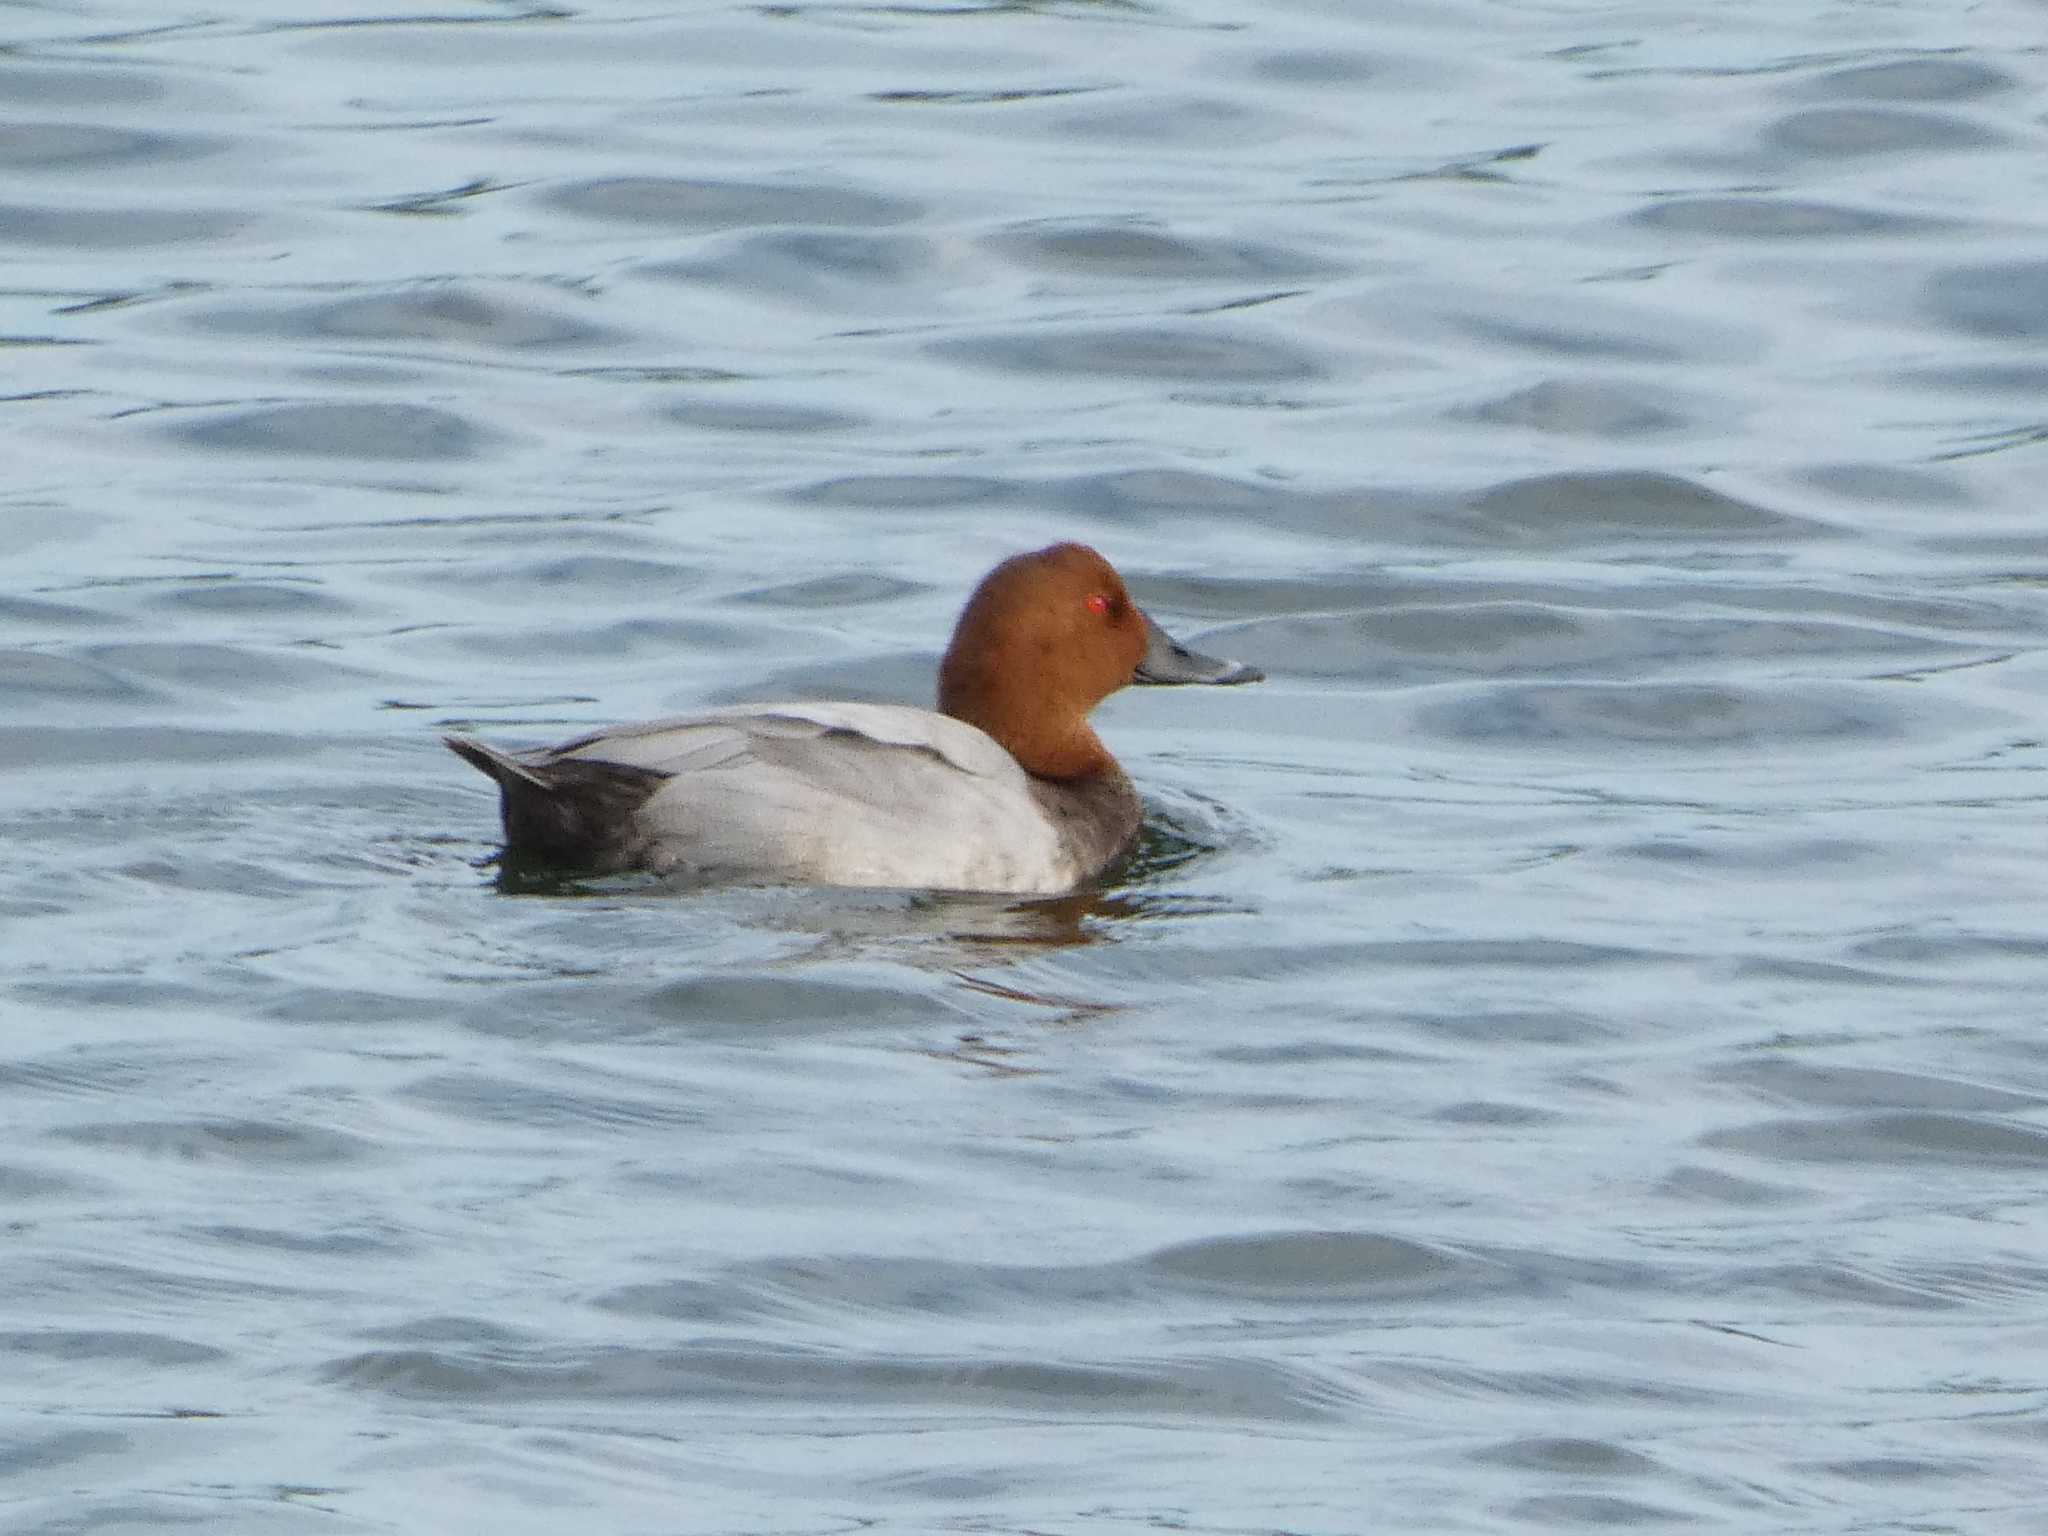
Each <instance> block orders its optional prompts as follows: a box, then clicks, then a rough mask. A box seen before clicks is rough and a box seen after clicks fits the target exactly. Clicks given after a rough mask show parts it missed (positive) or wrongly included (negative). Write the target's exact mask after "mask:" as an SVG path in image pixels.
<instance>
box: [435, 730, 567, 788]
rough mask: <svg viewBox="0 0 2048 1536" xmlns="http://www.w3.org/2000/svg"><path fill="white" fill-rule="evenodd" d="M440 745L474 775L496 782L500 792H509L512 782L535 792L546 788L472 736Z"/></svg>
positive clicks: (510, 759) (543, 782) (451, 738)
mask: <svg viewBox="0 0 2048 1536" xmlns="http://www.w3.org/2000/svg"><path fill="white" fill-rule="evenodd" d="M441 745H443V746H444V747H446V748H447V749H448V750H449V751H450V752H453V753H454V754H455V755H456V756H457V757H459V758H461V759H462V760H463V761H464V762H465V763H467V764H469V766H470V767H472V768H474V769H475V770H476V771H477V772H478V773H485V774H489V775H490V776H491V777H492V778H493V779H495V780H497V782H498V784H499V786H500V787H501V788H504V789H510V788H511V787H512V785H513V783H514V782H515V781H516V782H518V783H521V784H528V785H531V786H532V787H533V788H535V789H546V788H548V787H549V784H548V781H547V779H545V778H544V777H542V776H541V775H540V774H538V773H536V772H534V771H533V769H531V768H529V767H527V766H526V764H524V763H522V762H520V761H519V759H518V758H516V757H514V756H513V755H512V754H511V753H510V752H501V751H499V750H498V749H497V748H496V747H494V746H491V745H490V744H489V743H488V742H482V741H478V740H477V739H476V738H475V737H474V736H443V737H442V738H441Z"/></svg>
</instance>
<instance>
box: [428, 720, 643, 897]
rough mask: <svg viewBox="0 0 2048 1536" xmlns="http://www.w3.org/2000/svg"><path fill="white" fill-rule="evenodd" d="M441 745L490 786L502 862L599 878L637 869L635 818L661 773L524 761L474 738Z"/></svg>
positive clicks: (564, 760) (596, 763) (639, 844)
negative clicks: (494, 788)
mask: <svg viewBox="0 0 2048 1536" xmlns="http://www.w3.org/2000/svg"><path fill="white" fill-rule="evenodd" d="M441 740H442V742H443V743H445V744H446V746H447V748H448V750H449V751H450V752H453V753H454V754H455V755H456V756H457V757H459V758H461V759H462V760H463V761H464V762H465V763H468V764H469V765H470V766H471V767H472V768H474V769H476V770H477V772H479V773H485V774H489V775H490V777H491V778H492V779H494V780H496V781H497V785H498V792H499V799H500V801H501V802H502V809H503V813H504V820H505V856H506V857H507V858H508V859H510V860H514V861H518V862H525V861H528V860H531V861H534V862H536V863H542V864H550V865H554V866H556V867H559V868H563V869H578V870H593V871H596V872H598V873H600V874H609V873H612V872H614V871H617V870H622V869H633V868H636V867H639V865H640V859H641V856H642V854H643V852H644V851H645V841H644V839H643V837H642V835H641V833H640V831H639V829H638V828H637V827H636V825H635V813H636V812H637V811H638V810H639V809H640V806H641V804H642V803H643V802H644V801H645V800H646V799H647V797H648V796H649V795H651V794H653V793H654V792H655V790H657V789H658V788H660V787H661V785H662V784H663V783H665V782H666V781H667V779H668V775H667V774H665V773H661V772H659V771H657V770H655V769H652V768H634V767H630V766H628V765H627V764H625V763H607V762H603V761H601V760H593V759H590V758H582V757H558V758H553V759H548V758H546V757H545V754H536V756H539V757H541V758H542V760H541V761H538V762H535V761H530V760H524V759H521V758H519V757H516V756H514V755H513V754H512V753H510V752H504V751H500V750H499V749H498V748H496V747H493V746H489V745H487V744H486V743H484V742H481V741H478V740H477V739H476V738H475V737H474V736H443V737H442V738H441Z"/></svg>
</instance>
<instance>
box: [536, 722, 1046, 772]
mask: <svg viewBox="0 0 2048 1536" xmlns="http://www.w3.org/2000/svg"><path fill="white" fill-rule="evenodd" d="M831 736H844V737H850V738H853V741H851V742H848V743H846V745H848V746H849V747H851V746H854V745H855V744H857V743H859V742H866V743H869V744H872V745H875V746H884V747H899V748H904V749H907V750H916V751H923V752H929V753H932V754H934V755H935V756H937V757H939V758H941V759H942V760H944V761H945V762H946V763H948V764H950V765H951V766H952V767H954V768H957V769H958V770H959V771H960V772H962V773H966V774H970V775H973V776H974V777H976V778H985V779H992V780H998V781H1002V782H1017V783H1020V784H1021V783H1022V782H1023V780H1024V777H1025V775H1024V770H1023V769H1021V768H1019V767H1018V766H1017V760H1016V759H1015V758H1013V757H1011V756H1010V754H1009V753H1008V752H1005V751H1004V750H1003V749H1002V748H1001V747H1000V746H998V745H997V744H996V743H995V741H994V740H993V739H992V738H990V737H989V736H988V735H987V734H986V733H985V732H983V731H981V730H978V729H977V728H976V727H974V726H971V725H968V724H967V723H966V722H964V721H960V720H955V719H953V718H952V717H950V716H948V715H941V714H935V713H934V712H933V711H931V710H928V709H915V708H913V707H911V706H910V705H907V704H839V703H808V702H806V703H799V704H736V705H732V706H730V707H728V708H725V709H718V710H707V711H705V712H703V713H701V714H694V715H678V716H676V717H674V718H673V719H667V720H648V721H645V722H642V723H641V724H638V725H620V726H612V727H609V728H608V729H605V730H601V731H592V732H591V733H590V734H589V735H587V736H578V737H576V738H575V739H573V740H571V741H565V742H563V743H561V744H560V745H559V746H555V747H550V748H548V749H547V752H546V754H545V756H546V757H547V758H549V759H551V760H557V761H559V760H560V759H562V758H566V757H575V758H581V759H584V760H587V761H599V762H608V763H620V764H623V765H625V766H627V767H633V768H647V769H651V770H653V771H654V772H657V773H666V774H671V775H673V774H679V773H691V772H697V771H702V770H707V769H712V768H718V767H722V766H725V765H727V764H729V763H733V762H737V761H739V760H740V759H742V758H746V757H750V756H753V755H755V753H756V751H757V750H759V751H765V752H768V753H770V754H772V755H776V756H787V752H786V750H784V751H777V750H776V749H777V748H785V749H786V748H787V747H788V745H789V744H791V743H797V742H813V741H818V740H820V739H822V738H826V737H831Z"/></svg>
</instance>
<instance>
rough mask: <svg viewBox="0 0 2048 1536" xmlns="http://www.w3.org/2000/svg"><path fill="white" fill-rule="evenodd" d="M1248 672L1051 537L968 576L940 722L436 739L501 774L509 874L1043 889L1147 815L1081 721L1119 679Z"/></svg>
mask: <svg viewBox="0 0 2048 1536" xmlns="http://www.w3.org/2000/svg"><path fill="white" fill-rule="evenodd" d="M1263 677H1264V673H1262V672H1261V671H1260V670H1259V669H1258V668H1257V667H1253V666H1248V665H1245V664H1244V663H1241V662H1235V661H1224V660H1219V659H1217V658H1214V657H1210V656H1204V655H1202V654H1200V653H1199V652H1196V651H1192V650H1189V649H1188V648H1187V647H1185V646H1183V645H1181V644H1179V643H1178V642H1176V641H1175V640H1174V639H1173V638H1172V637H1171V636H1170V635H1168V634H1167V633H1166V631H1165V630H1163V629H1161V628H1160V627H1159V625H1158V624H1156V623H1154V622H1153V621H1152V619H1151V618H1150V617H1149V616H1147V614H1146V613H1145V611H1144V610H1143V609H1142V608H1140V607H1139V606H1138V605H1137V604H1136V603H1135V602H1133V601H1132V600H1131V596H1130V593H1129V591H1128V590H1126V588H1125V586H1124V581H1123V578H1122V577H1121V576H1119V575H1118V574H1117V572H1116V568H1115V567H1114V566H1112V565H1111V564H1110V563H1109V561H1108V560H1107V559H1105V558H1104V557H1103V556H1102V555H1101V554H1100V553H1098V552H1097V551H1096V550H1094V549H1091V548H1089V547H1088V546H1087V545H1084V544H1074V543H1060V544H1053V545H1050V546H1049V547H1047V548H1044V549H1039V550H1033V551H1030V552H1028V553H1024V554H1018V555H1013V556H1011V557H1010V558H1009V559H1007V560H1004V561H1003V562H1002V563H1001V564H1000V565H998V566H996V568H995V569H994V570H992V571H990V572H989V573H988V575H987V576H985V577H984V578H982V581H981V583H980V584H979V585H978V586H977V587H976V588H975V589H974V592H973V594H972V595H971V596H970V597H969V598H968V600H967V604H966V606H965V607H964V608H963V609H962V610H961V612H960V617H959V620H958V622H957V623H956V624H955V625H954V628H953V633H952V638H951V640H950V642H949V643H948V644H947V646H946V653H945V657H944V659H943V660H942V661H941V662H940V664H939V675H938V698H937V705H938V707H937V709H936V710H929V709H919V708H916V707H913V706H910V705H900V704H857V703H830V702H800V703H788V704H744V705H737V706H730V707H726V708H721V709H714V710H708V711H705V712H702V713H698V714H689V715H680V716H676V717H674V718H671V719H663V720H650V721H646V722H643V723H640V724H633V725H617V726H611V727H608V728H606V729H603V730H597V731H592V732H590V733H588V734H586V735H582V736H577V737H574V738H572V739H571V740H568V741H564V742H562V743H560V744H559V745H556V746H551V747H542V748H538V749H529V750H522V751H508V750H505V749H503V748H499V747H495V746H492V745H490V744H488V743H486V742H484V741H481V740H479V739H477V738H476V737H474V736H469V735H448V736H444V737H443V738H442V740H443V742H444V743H445V744H446V745H447V747H448V748H449V750H450V751H452V752H454V753H455V754H456V756H458V757H460V758H461V759H462V760H463V761H464V762H466V763H468V764H470V765H471V766H472V767H474V768H476V769H477V770H478V771H479V772H481V773H483V774H485V775H487V776H488V777H490V778H491V779H492V780H494V781H495V782H496V784H497V786H498V790H499V797H500V809H501V812H502V817H503V822H504V855H503V857H504V859H505V861H506V862H507V863H513V864H519V865H532V864H541V865H546V866H550V867H554V868H558V869H563V870H570V871H575V872H579V873H585V874H597V875H603V874H618V873H623V872H628V871H646V872H648V873H651V874H655V875H662V876H669V877H673V878H676V879H679V880H683V881H685V882H688V883H691V884H702V885H810V886H842V887H866V888H884V889H904V888H923V889H931V890H953V891H967V892H990V893H1007V894H1015V895H1021V896H1058V895H1065V894H1068V893H1071V892H1073V891H1075V890H1077V889H1080V888H1081V887H1083V886H1086V885H1088V884H1089V883H1091V882H1094V881H1096V880H1099V879H1100V878H1101V877H1102V876H1103V875H1104V874H1105V873H1106V872H1107V871H1109V870H1111V869H1112V868H1113V867H1114V866H1115V865H1116V864H1117V863H1118V862H1119V861H1120V860H1122V858H1123V857H1124V855H1125V854H1126V853H1127V852H1128V851H1129V850H1130V848H1131V847H1132V845H1133V844H1134V843H1135V842H1136V840H1137V835H1138V827H1139V823H1140V820H1141V817H1142V814H1143V811H1142V806H1141V804H1140V802H1139V799H1138V793H1137V790H1136V789H1135V788H1134V787H1133V786H1132V784H1131V780H1130V778H1129V776H1128V775H1127V774H1125V772H1124V770H1123V768H1122V767H1121V766H1120V765H1119V764H1118V762H1117V760H1116V758H1115V757H1113V756H1112V755H1111V754H1110V751H1109V749H1108V748H1107V747H1106V746H1104V745H1103V743H1102V739H1101V738H1100V737H1099V736H1097V735H1096V733H1095V730H1094V728H1093V727H1092V726H1091V725H1090V724H1089V721H1088V716H1089V713H1090V711H1092V710H1093V709H1094V708H1095V706H1096V705H1097V704H1099V703H1101V702H1102V700H1103V699H1105V698H1107V697H1108V696H1109V695H1110V694H1112V693H1114V692H1116V691H1117V690H1118V689H1120V688H1122V687H1124V686H1125V685H1127V684H1133V683H1136V684H1207V685H1232V684H1239V683H1251V682H1257V681H1259V680H1260V679H1261V678H1263Z"/></svg>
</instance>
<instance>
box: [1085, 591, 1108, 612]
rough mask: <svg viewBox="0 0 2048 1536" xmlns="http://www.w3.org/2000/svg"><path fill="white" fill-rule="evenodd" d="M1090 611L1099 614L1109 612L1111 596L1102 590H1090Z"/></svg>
mask: <svg viewBox="0 0 2048 1536" xmlns="http://www.w3.org/2000/svg"><path fill="white" fill-rule="evenodd" d="M1088 611H1089V612H1090V613H1093V614H1097V615H1101V614H1106V613H1108V612H1109V598H1108V597H1107V596H1106V595H1105V594H1103V593H1101V592H1090V593H1089V594H1088Z"/></svg>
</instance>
